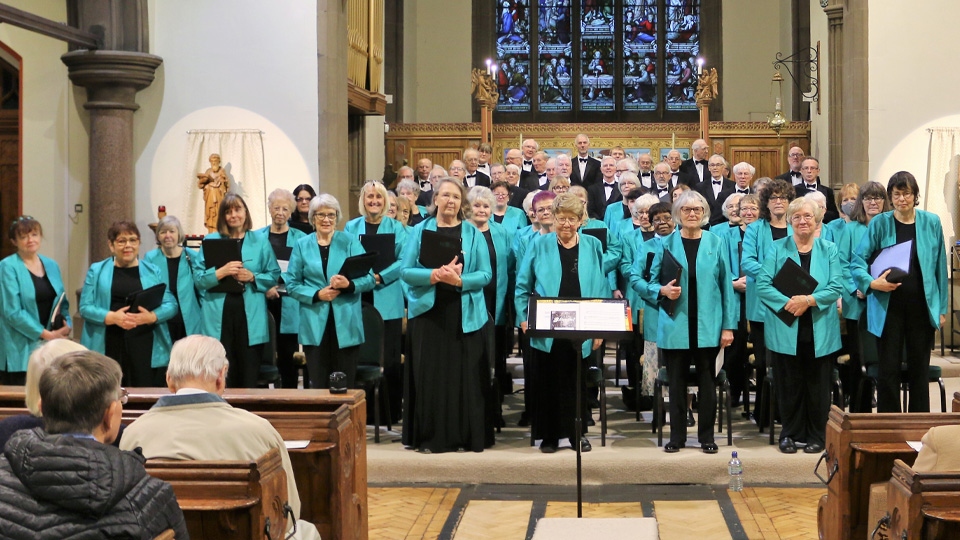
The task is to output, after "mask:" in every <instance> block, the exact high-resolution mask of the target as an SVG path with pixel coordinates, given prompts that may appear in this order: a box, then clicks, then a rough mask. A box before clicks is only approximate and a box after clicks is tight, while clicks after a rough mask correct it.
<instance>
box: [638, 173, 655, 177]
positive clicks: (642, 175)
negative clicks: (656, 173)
mask: <svg viewBox="0 0 960 540" xmlns="http://www.w3.org/2000/svg"><path fill="white" fill-rule="evenodd" d="M640 176H641V177H650V176H653V175H652V174H650V173H648V172H645V173H640Z"/></svg>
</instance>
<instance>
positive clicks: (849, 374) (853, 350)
mask: <svg viewBox="0 0 960 540" xmlns="http://www.w3.org/2000/svg"><path fill="white" fill-rule="evenodd" d="M846 322H847V339H846V343H845V344H844V347H845V348H846V350H847V354H849V355H850V360H849V361H848V362H847V363H846V365H845V366H841V367H842V369H840V382H841V384H843V393H844V394H846V395H848V396H850V412H853V413H868V412H872V411H873V404H872V401H873V396H872V395H871V394H870V387H869V386H867V385H866V384H865V381H864V375H863V368H864V366H865V365H868V364H871V363H872V364H876V363H877V343H876V341H877V338H876V336H874V335H873V334H871V333H870V332H869V331H868V330H867V312H866V310H864V311H863V313H862V314H861V316H860V318H859V319H858V320H853V319H847V320H846ZM861 386H863V392H860V387H861Z"/></svg>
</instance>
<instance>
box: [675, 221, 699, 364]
mask: <svg viewBox="0 0 960 540" xmlns="http://www.w3.org/2000/svg"><path fill="white" fill-rule="evenodd" d="M680 240H682V241H683V252H684V254H685V255H686V256H687V288H686V290H684V291H681V294H683V293H686V294H687V334H688V335H689V336H690V348H691V349H696V348H697V347H698V342H699V340H698V339H697V337H698V335H697V252H698V251H700V239H699V238H683V237H682V236H681V237H680ZM678 285H679V283H678Z"/></svg>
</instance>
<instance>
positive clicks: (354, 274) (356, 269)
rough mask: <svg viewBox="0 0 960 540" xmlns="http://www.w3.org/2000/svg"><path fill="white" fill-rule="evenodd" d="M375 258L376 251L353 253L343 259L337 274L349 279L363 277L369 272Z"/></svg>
mask: <svg viewBox="0 0 960 540" xmlns="http://www.w3.org/2000/svg"><path fill="white" fill-rule="evenodd" d="M376 260H377V254H376V253H364V254H363V255H354V256H353V257H347V258H346V259H344V260H343V265H342V266H341V267H340V272H339V274H340V275H341V276H343V277H345V278H347V279H349V280H351V281H353V280H354V279H357V278H360V277H363V276H365V275H367V274H369V273H370V269H371V268H373V263H374V262H375V261H376Z"/></svg>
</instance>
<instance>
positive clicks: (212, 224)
mask: <svg viewBox="0 0 960 540" xmlns="http://www.w3.org/2000/svg"><path fill="white" fill-rule="evenodd" d="M197 187H198V188H200V189H201V190H202V191H203V209H204V212H203V224H204V225H205V226H206V227H207V232H214V231H216V230H217V214H218V213H219V211H220V201H221V200H223V196H224V195H226V194H227V191H229V190H230V180H229V179H228V178H227V172H226V171H225V170H224V169H223V167H221V166H220V154H210V168H209V169H207V170H206V171H204V172H202V173H200V174H198V175H197Z"/></svg>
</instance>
